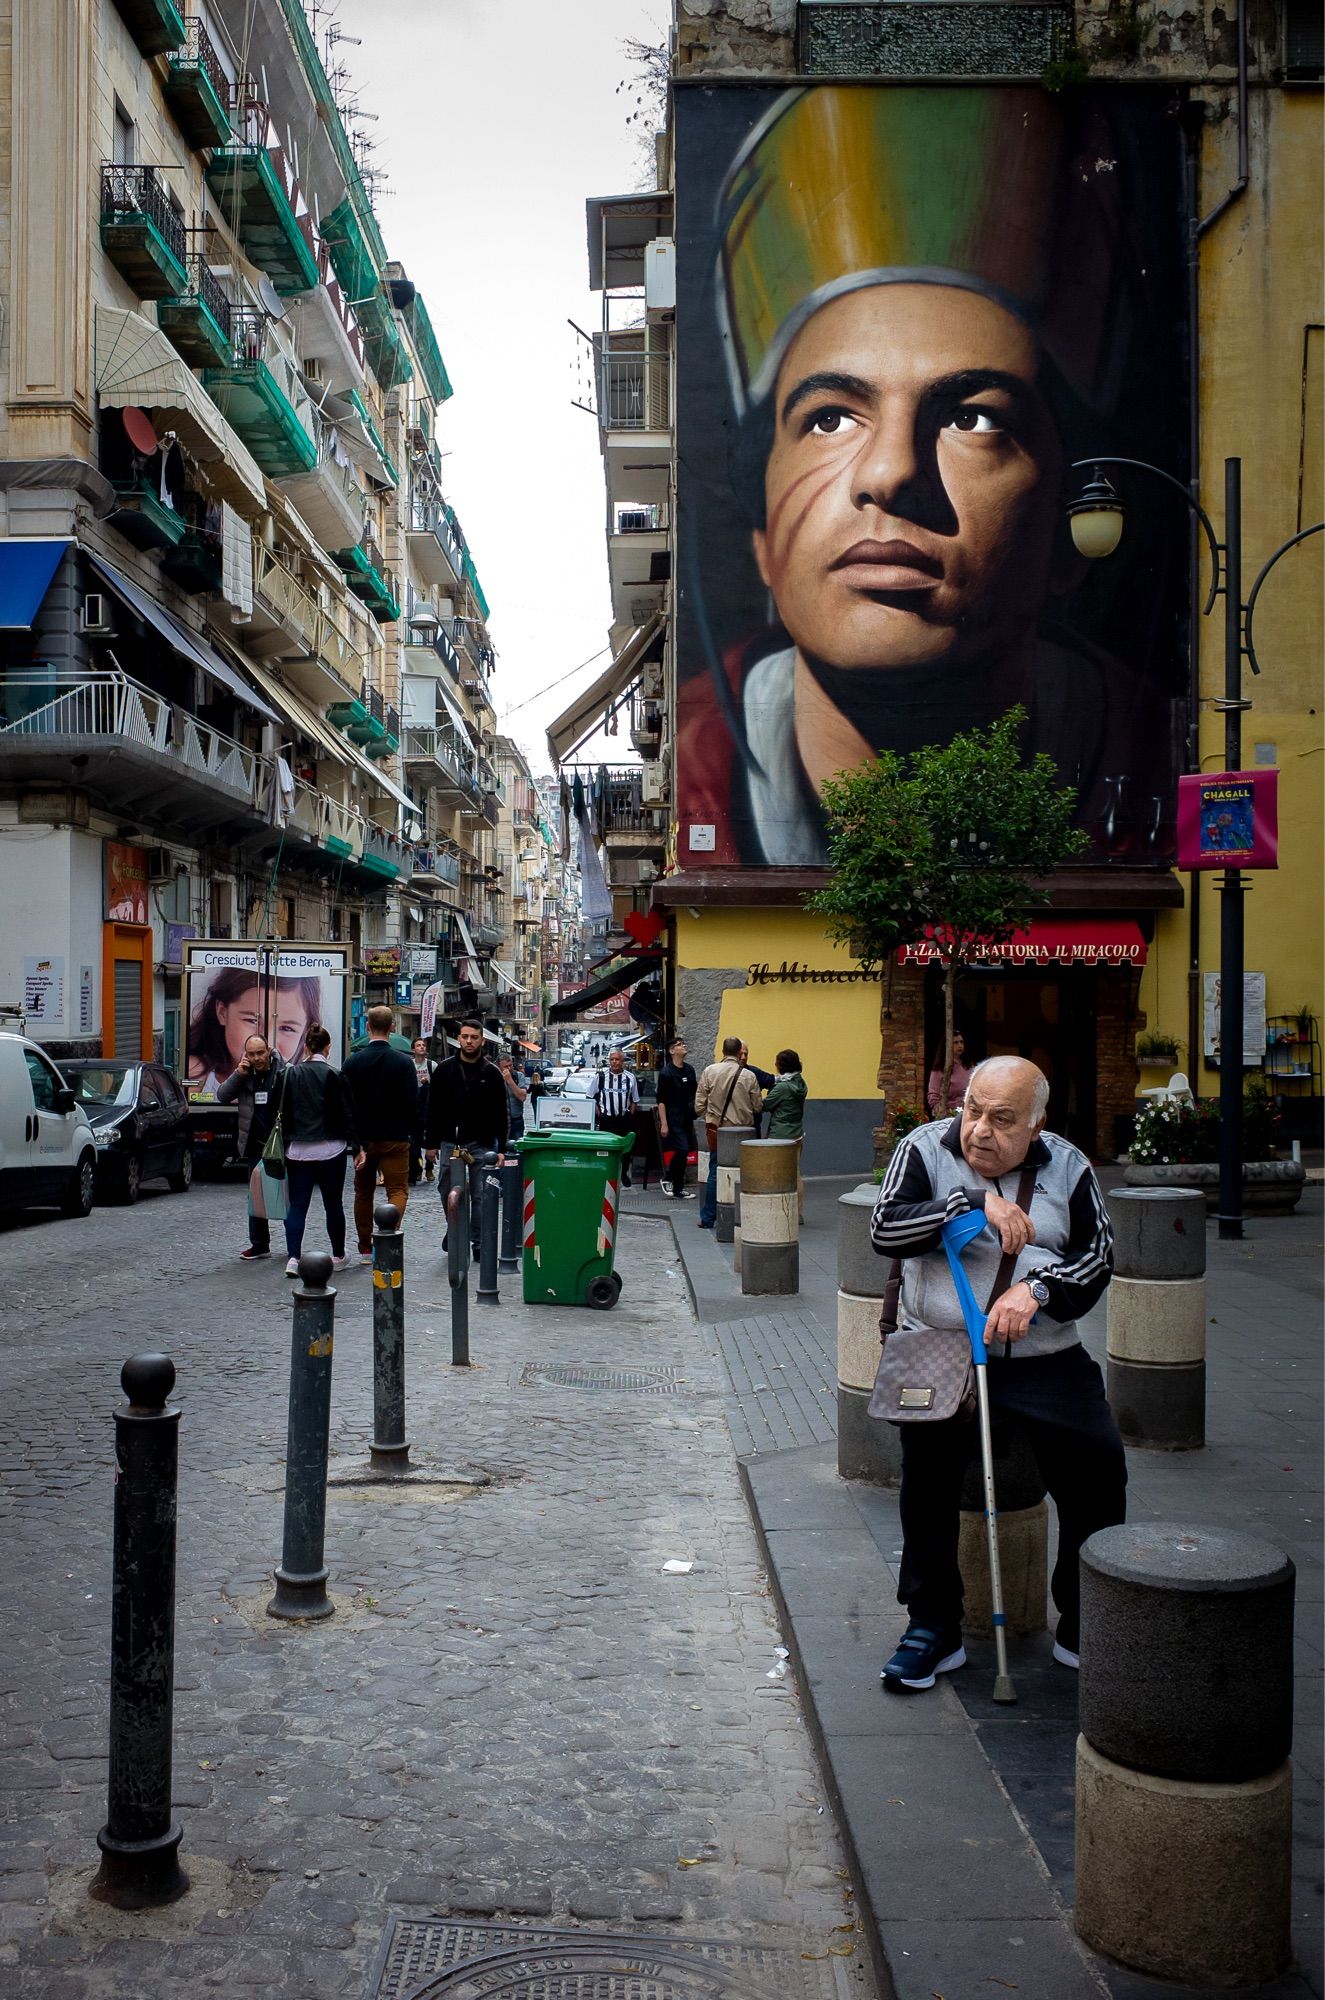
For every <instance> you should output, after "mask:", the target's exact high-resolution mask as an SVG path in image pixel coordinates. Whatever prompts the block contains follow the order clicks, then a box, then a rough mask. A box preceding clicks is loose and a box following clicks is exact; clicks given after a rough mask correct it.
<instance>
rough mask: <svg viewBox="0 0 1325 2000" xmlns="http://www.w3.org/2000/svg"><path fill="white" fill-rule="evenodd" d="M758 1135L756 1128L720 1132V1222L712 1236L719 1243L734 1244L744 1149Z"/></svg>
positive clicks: (727, 1127) (727, 1128)
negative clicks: (737, 1193)
mask: <svg viewBox="0 0 1325 2000" xmlns="http://www.w3.org/2000/svg"><path fill="white" fill-rule="evenodd" d="M754 1135H755V1131H754V1126H753V1125H721V1126H719V1128H718V1219H717V1221H716V1222H715V1223H714V1225H713V1234H714V1236H715V1237H716V1238H717V1240H718V1242H719V1243H731V1242H733V1241H734V1239H735V1236H736V1190H737V1188H738V1187H739V1185H740V1180H741V1147H742V1145H743V1144H744V1142H745V1141H746V1140H747V1139H753V1138H754Z"/></svg>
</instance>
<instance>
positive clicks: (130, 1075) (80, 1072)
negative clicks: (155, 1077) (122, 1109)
mask: <svg viewBox="0 0 1325 2000" xmlns="http://www.w3.org/2000/svg"><path fill="white" fill-rule="evenodd" d="M66 1075H67V1077H68V1080H69V1088H70V1089H71V1090H72V1091H73V1093H74V1096H75V1097H76V1098H77V1099H78V1101H79V1103H80V1104H132V1103H133V1094H134V1082H135V1078H136V1075H137V1072H136V1070H135V1068H134V1066H133V1064H132V1063H97V1064H96V1065H95V1066H94V1067H93V1068H91V1069H69V1070H67V1071H66Z"/></svg>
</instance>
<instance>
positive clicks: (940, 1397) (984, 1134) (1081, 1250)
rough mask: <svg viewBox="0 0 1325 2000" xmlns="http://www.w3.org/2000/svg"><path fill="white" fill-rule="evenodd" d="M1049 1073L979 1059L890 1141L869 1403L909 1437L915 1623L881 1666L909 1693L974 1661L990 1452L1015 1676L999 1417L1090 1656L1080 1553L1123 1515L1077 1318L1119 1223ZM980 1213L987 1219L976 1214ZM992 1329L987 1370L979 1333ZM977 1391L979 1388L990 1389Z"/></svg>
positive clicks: (1074, 1660)
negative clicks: (936, 1110)
mask: <svg viewBox="0 0 1325 2000" xmlns="http://www.w3.org/2000/svg"><path fill="white" fill-rule="evenodd" d="M1048 1103H1049V1085H1048V1083H1047V1081H1046V1079H1045V1078H1044V1076H1043V1075H1042V1074H1041V1072H1040V1071H1039V1070H1038V1069H1037V1068H1036V1067H1035V1065H1034V1064H1033V1063H1029V1062H1025V1061H1023V1060H1022V1059H1021V1058H1020V1057H1019V1056H995V1057H992V1058H991V1059H990V1060H989V1061H988V1062H983V1063H980V1064H979V1065H978V1066H977V1067H976V1069H975V1070H974V1071H973V1072H972V1075H971V1079H970V1082H969V1084H968V1086H967V1093H966V1100H965V1103H964V1104H963V1106H962V1109H961V1110H960V1112H958V1113H957V1114H956V1115H955V1116H953V1117H952V1118H949V1119H945V1120H940V1121H937V1122H935V1123H933V1124H930V1125H922V1126H920V1127H919V1128H918V1130H916V1131H914V1132H912V1133H910V1134H908V1136H907V1137H906V1138H905V1139H904V1140H903V1141H902V1143H901V1145H900V1146H899V1147H898V1148H897V1151H896V1153H895V1154H894V1155H893V1159H892V1162H891V1165H890V1166H889V1168H888V1172H887V1175H886V1176H885V1179H884V1183H883V1186H882V1188H881V1189H880V1190H879V1199H878V1201H877V1203H876V1205H875V1209H874V1216H873V1221H872V1225H871V1234H872V1237H873V1241H874V1247H875V1249H876V1250H877V1251H879V1252H880V1253H881V1254H882V1255H884V1256H889V1257H892V1258H894V1259H895V1260H897V1261H896V1263H895V1264H894V1273H893V1276H894V1279H895V1280H896V1281H897V1282H894V1283H892V1284H890V1287H889V1297H888V1298H887V1299H886V1300H885V1307H884V1314H883V1327H882V1329H881V1331H882V1332H883V1336H884V1346H883V1357H882V1359H881V1361H880V1364H879V1375H878V1379H877V1381H876V1383H875V1390H874V1395H873V1397H872V1399H871V1403H870V1414H871V1415H872V1416H875V1417H878V1418H880V1419H882V1420H883V1421H885V1422H891V1423H896V1424H897V1425H898V1426H899V1428H900V1431H901V1443H902V1490H901V1516H902V1543H903V1547H902V1566H901V1571H900V1578H899V1584H898V1593H897V1594H898V1600H899V1602H900V1603H902V1604H904V1605H905V1606H906V1608H907V1612H908V1614H909V1623H908V1625H907V1630H906V1633H905V1636H904V1637H903V1639H902V1642H901V1644H900V1645H899V1646H898V1648H897V1651H896V1652H895V1653H894V1654H893V1656H892V1658H891V1659H890V1660H889V1661H888V1662H887V1663H886V1665H885V1666H884V1668H883V1671H882V1675H881V1678H882V1681H883V1685H884V1687H885V1688H887V1689H888V1690H889V1691H890V1692H892V1693H895V1694H907V1693H913V1692H915V1691H916V1690H918V1689H921V1688H930V1687H933V1685H934V1681H935V1677H936V1676H937V1675H938V1674H942V1673H949V1672H951V1671H952V1670H953V1669H954V1668H956V1667H961V1666H964V1665H965V1663H966V1653H965V1649H964V1647H963V1645H962V1632H961V1614H962V1579H961V1572H960V1570H959V1568H958V1563H957V1544H958V1530H959V1526H960V1509H961V1489H962V1481H963V1477H964V1474H965V1471H966V1467H967V1465H968V1463H969V1461H970V1459H971V1457H972V1456H973V1454H974V1453H975V1452H976V1451H980V1452H981V1454H982V1457H983V1459H984V1470H985V1484H986V1494H987V1503H988V1514H989V1521H990V1539H991V1551H990V1553H991V1583H992V1585H993V1599H994V1620H995V1637H996V1640H997V1642H998V1654H999V1680H998V1683H997V1684H996V1687H995V1698H996V1699H999V1700H1015V1698H1016V1697H1015V1694H1014V1693H1013V1690H1012V1684H1011V1681H1010V1679H1009V1677H1008V1673H1007V1659H1006V1649H1005V1636H1004V1628H1003V1623H1002V1613H1003V1607H1002V1602H1001V1592H1000V1590H999V1584H998V1570H997V1544H996V1521H995V1518H994V1514H993V1497H992V1467H991V1452H990V1444H989V1421H988V1419H989V1413H990V1412H992V1414H993V1417H994V1418H995V1419H997V1418H998V1417H999V1416H1008V1417H1013V1418H1015V1419H1016V1421H1017V1422H1018V1423H1019V1425H1020V1426H1021V1428H1022V1430H1023V1432H1024V1433H1025V1435H1026V1438H1027V1440H1028V1442H1029V1444H1030V1447H1031V1449H1032V1451H1033V1452H1034V1454H1035V1457H1036V1460H1037V1461H1038V1464H1039V1467H1040V1471H1041V1473H1042V1475H1043V1477H1044V1483H1045V1485H1046V1487H1047V1488H1048V1490H1049V1493H1050V1494H1051V1495H1052V1497H1053V1501H1054V1504H1055V1506H1056V1507H1057V1510H1058V1560H1057V1562H1056V1564H1055V1566H1054V1573H1053V1579H1052V1586H1051V1588H1052V1594H1053V1600H1054V1603H1055V1605H1056V1607H1057V1610H1058V1629H1057V1633H1056V1635H1055V1639H1054V1646H1053V1656H1054V1659H1055V1660H1057V1661H1058V1662H1059V1663H1060V1665H1062V1666H1065V1667H1076V1666H1077V1665H1078V1644H1079V1634H1078V1621H1079V1604H1080V1591H1079V1583H1078V1576H1077V1552H1078V1550H1079V1549H1080V1547H1081V1544H1082V1543H1083V1542H1084V1541H1085V1540H1086V1538H1087V1536H1089V1535H1092V1534H1094V1532H1095V1530H1096V1529H1097V1528H1107V1527H1113V1526H1115V1525H1116V1524H1117V1523H1119V1522H1121V1521H1122V1520H1123V1519H1124V1518H1125V1494H1126V1486H1127V1470H1126V1465H1125V1463H1124V1457H1123V1447H1122V1441H1121V1439H1120V1438H1119V1436H1118V1430H1117V1426H1116V1425H1115V1423H1114V1420H1113V1416H1112V1413H1111V1412H1110V1410H1109V1405H1108V1402H1107V1401H1106V1399H1105V1393H1104V1383H1103V1379H1102V1377H1101V1375H1100V1371H1099V1368H1098V1366H1097V1365H1096V1363H1095V1362H1094V1361H1093V1360H1092V1359H1091V1357H1090V1356H1089V1355H1088V1354H1087V1353H1086V1351H1085V1349H1084V1348H1083V1347H1082V1345H1081V1339H1080V1335H1079V1333H1078V1331H1077V1325H1076V1321H1077V1318H1078V1316H1079V1315H1080V1314H1082V1313H1085V1312H1088V1311H1089V1310H1090V1308H1091V1307H1092V1306H1093V1305H1094V1304H1095V1303H1096V1301H1097V1300H1098V1299H1099V1298H1100V1297H1101V1295H1102V1294H1103V1292H1104V1290H1105V1288H1106V1286H1107V1285H1108V1283H1109V1280H1110V1278H1111V1277H1112V1275H1113V1237H1112V1232H1111V1230H1110V1228H1109V1219H1108V1214H1107V1212H1106V1210H1105V1207H1104V1201H1103V1197H1102V1195H1101V1193H1100V1188H1099V1183H1098V1182H1097V1181H1096V1178H1095V1174H1094V1171H1093V1169H1092V1168H1091V1165H1090V1162H1089V1161H1088V1160H1087V1159H1086V1157H1085V1155H1084V1154H1083V1153H1080V1152H1079V1151H1078V1150H1077V1148H1076V1147H1075V1146H1072V1145H1069V1144H1068V1142H1067V1141H1066V1140H1065V1139H1060V1138H1058V1137H1057V1136H1056V1135H1055V1134H1053V1133H1050V1132H1046V1131H1045V1129H1044V1125H1045V1114H1046V1111H1047V1109H1048ZM977 1214H978V1215H980V1216H982V1218H983V1227H977V1225H976V1223H975V1220H974V1218H975V1216H976V1215H977ZM975 1341H980V1342H982V1343H983V1353H982V1354H981V1356H980V1359H981V1362H982V1365H981V1366H980V1367H978V1368H973V1367H972V1366H971V1363H972V1361H973V1359H974V1358H975V1357H974V1355H973V1353H972V1343H973V1342H975ZM977 1390H978V1392H979V1393H978V1395H977V1393H976V1392H977Z"/></svg>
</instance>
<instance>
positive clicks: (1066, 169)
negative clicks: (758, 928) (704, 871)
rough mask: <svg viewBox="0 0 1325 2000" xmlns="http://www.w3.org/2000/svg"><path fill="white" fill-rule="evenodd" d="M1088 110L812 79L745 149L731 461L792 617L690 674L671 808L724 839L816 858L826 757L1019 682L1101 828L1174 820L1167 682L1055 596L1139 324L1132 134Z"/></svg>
mask: <svg viewBox="0 0 1325 2000" xmlns="http://www.w3.org/2000/svg"><path fill="white" fill-rule="evenodd" d="M1076 116H1077V114H1075V113H1069V112H1068V111H1067V110H1065V108H1064V107H1063V106H1062V105H1061V104H1060V103H1059V101H1058V100H1056V99H1054V98H1051V97H1049V96H1048V95H1047V94H1046V93H1044V92H1043V91H1023V90H1017V89H1006V88H999V89H979V88H974V89H962V90H960V91H930V90H915V89H906V88H898V87H889V88H888V89H867V88H854V87H853V88H843V87H836V86H826V85H825V86H814V87H811V88H809V89H805V90H799V91H791V92H788V93H787V94H786V96H785V97H783V98H782V99H780V100H779V101H778V103H777V105H775V106H774V107H773V109H772V111H770V113H769V114H768V115H767V117H766V118H765V119H764V120H762V121H761V123H760V124H759V125H758V126H756V128H755V131H754V132H753V134H752V135H751V137H750V138H749V139H748V140H747V142H746V144H745V146H744V147H743V149H742V151H741V153H740V154H739V155H738V158H737V160H736V162H735V163H734V165H733V167H732V169H731V172H730V173H729V175H728V177H727V181H726V183H725V186H724V189H723V193H722V197H721V200H720V204H719V227H720V232H721V237H722V247H721V252H720V260H719V261H720V268H719V271H718V288H719V315H720V318H721V321H722V324H723V331H724V345H725V349H726V353H727V357H728V363H729V371H730V377H731V387H732V394H733V400H734V403H735V405H736V411H737V417H738V424H739V434H738V442H737V448H736V466H735V480H736V484H737V486H738V488H739V490H740V494H741V497H742V499H743V500H744V502H745V505H746V508H747V511H748V513H749V515H750V518H751V520H752V522H753V551H754V556H755V560H756V563H757V565H758V570H759V575H760V577H761V578H762V580H763V582H764V584H765V585H766V586H767V589H768V592H769V594H770V596H771V598H772V601H773V605H774V607H775V609H776V614H777V624H776V626H775V627H774V628H773V629H772V630H771V631H770V632H766V633H765V634H763V635H762V636H760V637H759V638H756V639H755V640H753V641H751V642H749V643H747V644H745V645H743V646H738V647H736V648H735V649H733V651H732V652H731V653H730V654H729V655H728V656H727V657H726V658H724V659H723V660H721V661H718V660H716V659H713V660H711V661H710V666H711V669H712V674H713V679H712V681H711V683H710V685H708V686H707V687H705V686H704V685H703V684H702V683H700V684H698V685H695V684H691V685H688V686H687V688H686V691H685V695H684V700H683V720H682V725H681V743H680V749H679V755H678V770H679V771H680V773H681V774H682V787H683V811H684V816H685V817H686V818H689V819H693V820H703V821H711V822H712V823H713V824H714V825H715V827H716V828H717V841H718V847H717V849H716V850H715V851H714V857H713V858H714V861H715V862H716V861H732V860H747V861H761V862H764V863H766V864H770V865H803V866H810V865H816V864H821V863H822V861H823V858H824V851H825V843H824V827H823V820H822V814H821V812H820V808H819V803H818V801H819V794H820V791H821V788H822V786H823V784H824V781H825V780H826V779H827V778H829V777H831V776H833V775H834V774H835V773H836V772H838V771H840V770H842V769H844V768H849V767H853V766H856V765H859V764H861V763H864V762H867V761H868V760H869V759H870V758H872V757H873V756H874V755H876V754H877V752H878V751H880V750H883V749H889V750H894V751H898V752H907V751H911V750H915V749H917V748H919V747H920V746H922V745H924V744H928V743H936V742H947V741H948V740H950V739H951V737H952V736H953V735H954V734H956V733H957V732H958V731H959V730H962V729H967V728H971V727H975V726H977V725H985V724H988V723H990V722H992V721H993V720H995V719H996V718H997V717H998V716H1000V715H1002V714H1004V713H1005V712H1006V711H1007V710H1008V709H1009V708H1011V707H1013V706H1014V705H1016V704H1018V703H1020V704H1021V705H1022V706H1023V707H1024V708H1025V709H1026V711H1027V720H1026V723H1025V728H1024V741H1025V747H1026V750H1027V753H1028V754H1033V753H1034V752H1036V751H1045V752H1047V753H1048V754H1049V755H1050V756H1051V757H1052V758H1053V759H1054V762H1055V763H1056V765H1057V767H1058V770H1059V773H1060V776H1061V778H1062V780H1063V782H1064V783H1065V784H1069V785H1073V786H1075V787H1076V788H1077V790H1078V793H1079V806H1078V812H1079V817H1080V819H1081V821H1082V823H1083V824H1085V825H1087V826H1089V827H1091V828H1092V829H1093V830H1094V831H1095V833H1096V838H1097V842H1098V843H1099V844H1101V845H1103V846H1104V847H1105V848H1106V849H1109V848H1110V847H1111V844H1113V843H1115V841H1116V840H1117V839H1121V838H1122V831H1123V830H1122V825H1121V820H1122V819H1124V818H1126V817H1127V816H1128V815H1129V814H1130V815H1131V816H1132V817H1133V819H1135V818H1136V817H1138V816H1139V817H1140V819H1142V820H1143V821H1144V820H1147V819H1148V820H1149V822H1150V823H1151V825H1152V826H1153V827H1155V828H1157V826H1158V819H1157V817H1156V815H1157V813H1158V812H1160V811H1161V810H1163V809H1164V802H1165V801H1166V799H1167V796H1168V791H1169V779H1170V776H1171V773H1170V769H1169V764H1170V754H1171V753H1170V731H1169V728H1168V720H1169V702H1168V696H1169V695H1170V694H1171V692H1172V690H1171V689H1168V688H1164V687H1161V686H1159V685H1158V683H1157V681H1156V680H1155V677H1154V676H1153V675H1152V676H1151V677H1150V678H1149V680H1147V678H1146V677H1145V676H1143V675H1142V674H1141V673H1139V672H1138V671H1137V670H1136V668H1135V667H1134V666H1133V665H1132V664H1131V663H1130V662H1129V663H1127V664H1124V663H1122V662H1120V661H1118V660H1115V659H1112V658H1109V657H1108V656H1106V655H1105V654H1104V653H1103V652H1101V651H1099V650H1097V649H1096V648H1094V647H1092V646H1091V645H1090V644H1088V643H1087V642H1085V641H1084V640H1082V639H1081V638H1080V637H1078V636H1072V635H1069V634H1067V633H1066V632H1065V631H1063V630H1062V629H1061V620H1055V618H1054V617H1053V608H1054V606H1055V605H1056V604H1057V603H1059V602H1060V601H1061V600H1062V599H1063V598H1064V597H1065V595H1066V593H1067V592H1068V591H1069V590H1070V589H1071V588H1072V587H1073V585H1074V584H1075V583H1076V581H1077V577H1078V571H1079V565H1078V564H1077V562H1076V559H1075V558H1074V556H1073V554H1072V551H1071V545H1070V539H1069V537H1068V536H1067V535H1066V533H1065V523H1064V504H1065V499H1066V492H1065V481H1066V477H1067V467H1068V463H1069V461H1070V459H1071V458H1072V457H1073V456H1075V455H1080V454H1079V452H1077V451H1076V450H1075V447H1074V448H1071V449H1070V448H1069V447H1068V445H1067V442H1066V439H1067V435H1068V432H1069V430H1070V429H1071V428H1072V426H1073V425H1074V424H1075V425H1076V426H1078V427H1080V428H1081V429H1082V430H1083V431H1084V432H1085V433H1086V435H1088V436H1089V438H1090V440H1091V442H1092V443H1095V448H1102V447H1100V446H1099V445H1098V444H1097V443H1096V440H1097V439H1098V438H1099V437H1100V436H1101V435H1102V432H1103V418H1102V415H1099V414H1097V412H1101V411H1102V410H1103V409H1104V407H1105V406H1106V404H1107V403H1108V401H1109V399H1110V395H1111V393H1112V389H1113V382H1112V377H1111V369H1112V367H1113V364H1114V362H1115V360H1116V355H1115V348H1116V347H1117V346H1118V345H1119V344H1120V343H1121V342H1122V341H1123V340H1124V339H1125V338H1127V337H1134V327H1133V325H1132V322H1131V321H1130V320H1129V319H1128V312H1129V310H1130V309H1131V307H1132V306H1133V303H1134V301H1133V298H1132V291H1133V290H1134V289H1135V287H1129V286H1128V285H1127V284H1125V283H1124V282H1123V281H1122V277H1121V276H1120V269H1119V267H1120V263H1122V262H1123V261H1124V260H1123V257H1122V252H1121V251H1120V249H1119V243H1120V240H1121V239H1122V238H1123V236H1124V234H1125V232H1124V229H1123V224H1122V221H1121V220H1120V214H1119V210H1120V204H1121V203H1122V201H1123V198H1124V196H1123V190H1122V189H1121V188H1120V186H1119V182H1120V178H1121V175H1120V172H1119V171H1118V169H1119V161H1118V158H1117V157H1116V153H1117V149H1116V147H1114V146H1112V145H1111V144H1110V142H1109V141H1110V135H1109V133H1108V130H1107V128H1106V126H1105V122H1104V119H1103V116H1102V114H1101V113H1100V112H1099V111H1098V110H1096V111H1094V112H1086V113H1082V114H1080V122H1079V124H1074V123H1073V118H1074V117H1076ZM1129 247H1130V246H1129ZM1128 268H1129V269H1130V267H1128ZM1132 276H1133V277H1135V276H1136V274H1135V273H1134V272H1133V273H1132ZM1134 317H1135V315H1134V314H1133V318H1134ZM1082 448H1083V449H1084V448H1085V447H1084V445H1083V447H1082ZM1124 775H1125V778H1126V781H1127V784H1128V786H1129V790H1128V792H1127V801H1128V803H1127V807H1126V811H1125V812H1123V813H1122V814H1121V815H1120V813H1119V812H1118V811H1117V810H1116V808H1117V807H1118V805H1119V801H1120V799H1121V797H1122V791H1121V787H1122V784H1123V779H1124Z"/></svg>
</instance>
